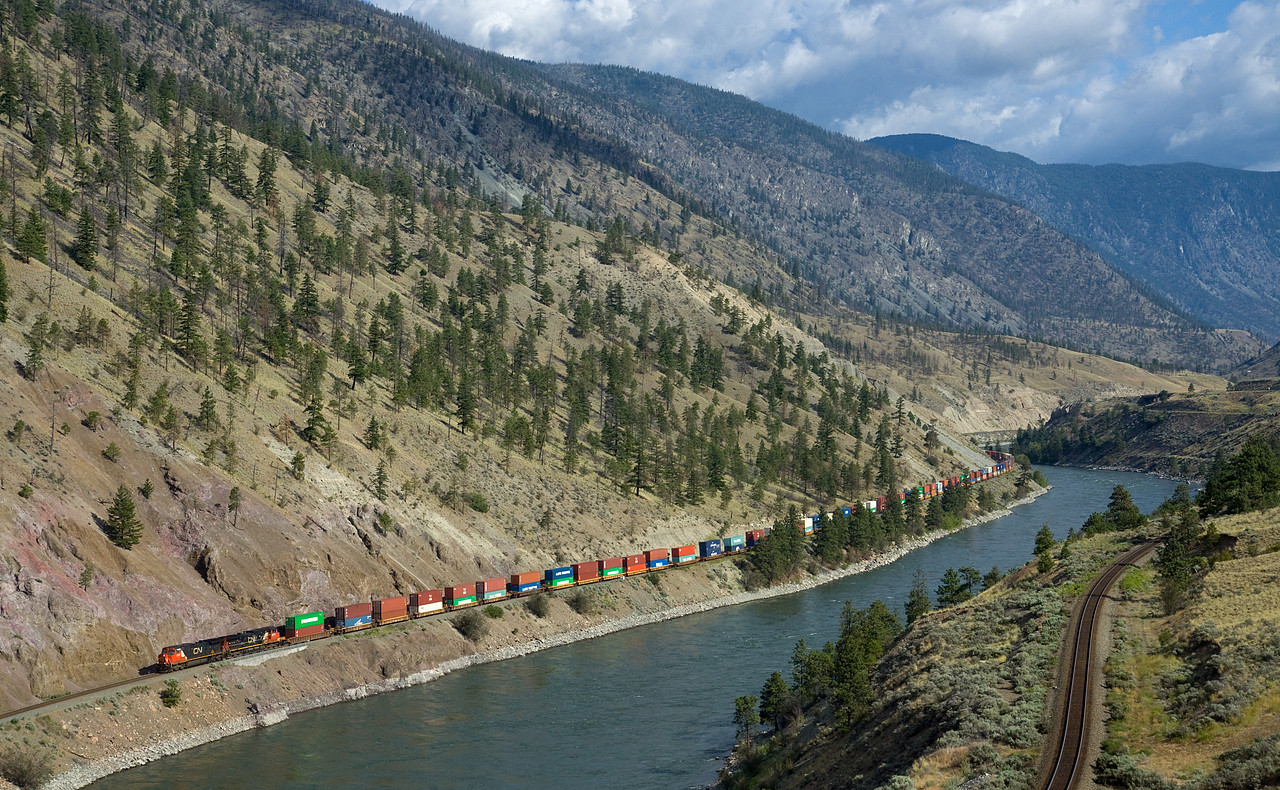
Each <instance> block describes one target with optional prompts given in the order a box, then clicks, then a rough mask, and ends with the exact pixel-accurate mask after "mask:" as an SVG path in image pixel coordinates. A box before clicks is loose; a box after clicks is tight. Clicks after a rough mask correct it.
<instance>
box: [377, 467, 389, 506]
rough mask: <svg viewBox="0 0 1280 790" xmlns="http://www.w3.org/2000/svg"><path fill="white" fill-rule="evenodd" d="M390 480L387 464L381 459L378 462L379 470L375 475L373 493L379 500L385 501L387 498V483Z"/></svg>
mask: <svg viewBox="0 0 1280 790" xmlns="http://www.w3.org/2000/svg"><path fill="white" fill-rule="evenodd" d="M389 479H390V477H389V475H388V474H387V462H386V461H385V460H381V459H380V460H379V461H378V470H377V471H376V472H374V473H373V493H374V495H375V496H377V497H378V499H382V500H385V499H386V498H387V481H388V480H389Z"/></svg>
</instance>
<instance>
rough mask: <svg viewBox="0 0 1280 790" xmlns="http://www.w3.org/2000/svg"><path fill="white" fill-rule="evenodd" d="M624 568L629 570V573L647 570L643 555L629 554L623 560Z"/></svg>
mask: <svg viewBox="0 0 1280 790" xmlns="http://www.w3.org/2000/svg"><path fill="white" fill-rule="evenodd" d="M622 563H623V567H625V568H626V569H627V573H635V572H637V571H642V570H644V569H645V561H644V555H643V554H628V555H627V556H626V557H624V558H623V560H622Z"/></svg>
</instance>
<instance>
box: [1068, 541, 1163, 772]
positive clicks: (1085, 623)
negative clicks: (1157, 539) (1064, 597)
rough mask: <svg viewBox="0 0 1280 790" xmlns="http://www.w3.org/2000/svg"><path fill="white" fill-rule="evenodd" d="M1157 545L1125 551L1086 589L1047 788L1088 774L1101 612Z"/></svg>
mask: <svg viewBox="0 0 1280 790" xmlns="http://www.w3.org/2000/svg"><path fill="white" fill-rule="evenodd" d="M1155 546H1156V544H1155V543H1144V544H1143V545H1141V546H1138V547H1137V548H1134V549H1132V550H1130V551H1128V552H1126V553H1125V554H1123V555H1121V556H1120V557H1119V558H1118V559H1116V561H1115V562H1113V563H1111V565H1109V566H1107V568H1106V569H1105V570H1104V571H1103V572H1102V573H1101V574H1099V575H1098V578H1096V579H1094V581H1093V583H1092V584H1090V585H1089V589H1088V590H1087V591H1086V592H1085V598H1084V603H1083V605H1082V606H1081V607H1080V612H1079V614H1078V615H1077V617H1076V619H1075V622H1074V623H1073V624H1072V628H1071V633H1070V635H1069V639H1070V641H1069V643H1068V644H1069V645H1070V652H1069V653H1068V654H1067V661H1068V662H1069V666H1070V675H1069V677H1068V681H1067V688H1066V696H1065V697H1064V699H1063V706H1062V717H1061V719H1059V724H1060V732H1061V740H1060V741H1059V742H1058V748H1057V753H1056V754H1055V755H1054V760H1053V763H1052V764H1051V765H1050V767H1049V775H1048V781H1047V782H1046V783H1045V784H1044V785H1043V787H1044V788H1045V790H1072V788H1075V787H1077V786H1078V785H1079V784H1080V782H1081V781H1082V780H1083V779H1084V777H1085V775H1086V768H1087V765H1086V759H1087V757H1088V752H1089V722H1090V718H1091V716H1090V711H1089V706H1090V704H1091V703H1092V697H1093V694H1092V693H1091V692H1092V690H1093V681H1092V678H1091V674H1092V671H1093V669H1094V666H1093V663H1094V646H1095V643H1096V642H1097V637H1098V627H1099V620H1100V617H1099V612H1100V610H1101V609H1102V604H1103V602H1104V601H1105V600H1106V597H1107V593H1108V592H1109V591H1110V590H1111V587H1112V585H1114V584H1115V583H1116V581H1117V580H1119V578H1120V577H1121V575H1123V574H1124V572H1125V571H1126V570H1128V569H1129V568H1130V567H1132V566H1133V565H1134V564H1135V563H1137V562H1138V561H1139V560H1141V559H1142V558H1143V557H1145V556H1146V555H1147V554H1148V553H1149V552H1150V551H1151V550H1152V549H1154V548H1155Z"/></svg>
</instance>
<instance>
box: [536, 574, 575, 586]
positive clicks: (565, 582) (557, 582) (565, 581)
mask: <svg viewBox="0 0 1280 790" xmlns="http://www.w3.org/2000/svg"><path fill="white" fill-rule="evenodd" d="M542 583H543V584H544V585H547V584H550V586H552V587H566V586H569V585H571V584H573V577H572V576H569V577H567V578H564V579H552V580H551V581H550V582H546V581H544V582H542Z"/></svg>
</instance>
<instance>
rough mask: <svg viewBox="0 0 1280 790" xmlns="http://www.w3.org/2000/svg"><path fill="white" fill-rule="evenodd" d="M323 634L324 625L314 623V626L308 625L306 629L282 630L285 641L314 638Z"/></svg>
mask: <svg viewBox="0 0 1280 790" xmlns="http://www.w3.org/2000/svg"><path fill="white" fill-rule="evenodd" d="M323 633H324V623H316V624H315V625H309V626H307V627H306V628H298V629H296V630H295V629H291V628H285V629H284V635H285V638H286V639H299V638H306V637H308V636H316V635H317V634H323Z"/></svg>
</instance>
